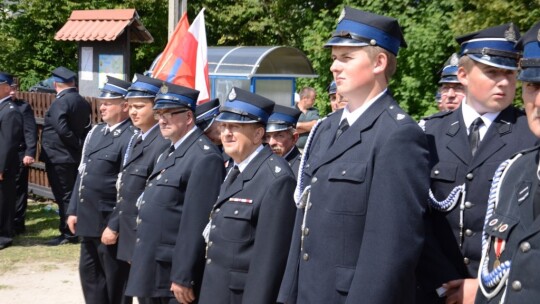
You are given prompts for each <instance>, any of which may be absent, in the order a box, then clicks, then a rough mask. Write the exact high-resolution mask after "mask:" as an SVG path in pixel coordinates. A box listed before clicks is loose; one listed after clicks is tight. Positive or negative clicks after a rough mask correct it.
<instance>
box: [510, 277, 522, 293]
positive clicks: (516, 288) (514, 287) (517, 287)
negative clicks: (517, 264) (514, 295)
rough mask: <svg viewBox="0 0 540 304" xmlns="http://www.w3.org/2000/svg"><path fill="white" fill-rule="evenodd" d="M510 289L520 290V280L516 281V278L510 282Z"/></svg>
mask: <svg viewBox="0 0 540 304" xmlns="http://www.w3.org/2000/svg"><path fill="white" fill-rule="evenodd" d="M512 289H513V290H514V291H520V290H521V282H520V281H517V280H516V281H514V282H512Z"/></svg>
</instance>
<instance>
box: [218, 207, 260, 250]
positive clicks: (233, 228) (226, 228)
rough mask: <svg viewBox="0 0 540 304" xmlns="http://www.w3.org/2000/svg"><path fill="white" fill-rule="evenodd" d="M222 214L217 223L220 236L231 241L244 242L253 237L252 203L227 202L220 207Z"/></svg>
mask: <svg viewBox="0 0 540 304" xmlns="http://www.w3.org/2000/svg"><path fill="white" fill-rule="evenodd" d="M221 212H222V213H221V214H222V216H223V221H222V224H221V225H219V229H220V230H221V237H223V239H225V240H228V241H232V242H246V241H249V240H251V239H252V238H253V226H252V223H251V218H252V216H253V205H251V204H244V203H234V202H227V203H225V205H224V206H223V207H222V208H221Z"/></svg>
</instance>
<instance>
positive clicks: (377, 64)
mask: <svg viewBox="0 0 540 304" xmlns="http://www.w3.org/2000/svg"><path fill="white" fill-rule="evenodd" d="M373 64H374V66H373V73H374V74H384V71H386V66H387V65H388V56H387V55H386V54H385V53H383V52H380V53H379V54H377V55H376V56H375V60H373Z"/></svg>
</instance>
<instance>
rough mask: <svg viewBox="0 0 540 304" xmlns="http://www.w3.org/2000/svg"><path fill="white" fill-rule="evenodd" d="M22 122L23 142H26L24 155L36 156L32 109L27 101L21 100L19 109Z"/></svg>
mask: <svg viewBox="0 0 540 304" xmlns="http://www.w3.org/2000/svg"><path fill="white" fill-rule="evenodd" d="M21 110H22V111H21V112H22V115H23V122H24V142H25V143H26V151H25V152H24V155H25V156H31V157H36V142H37V125H36V119H35V118H34V111H33V110H32V107H31V106H30V104H28V102H26V101H24V102H23V107H22V109H21Z"/></svg>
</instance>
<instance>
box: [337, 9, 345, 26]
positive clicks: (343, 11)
mask: <svg viewBox="0 0 540 304" xmlns="http://www.w3.org/2000/svg"><path fill="white" fill-rule="evenodd" d="M343 18H345V9H342V10H341V14H339V17H338V20H337V22H338V23H340V22H341V20H343Z"/></svg>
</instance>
